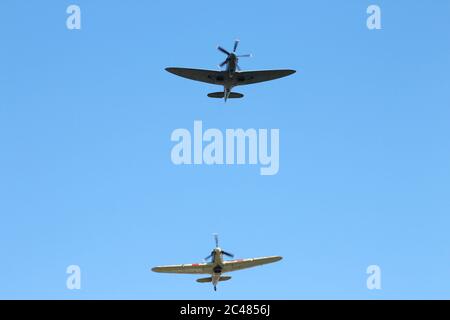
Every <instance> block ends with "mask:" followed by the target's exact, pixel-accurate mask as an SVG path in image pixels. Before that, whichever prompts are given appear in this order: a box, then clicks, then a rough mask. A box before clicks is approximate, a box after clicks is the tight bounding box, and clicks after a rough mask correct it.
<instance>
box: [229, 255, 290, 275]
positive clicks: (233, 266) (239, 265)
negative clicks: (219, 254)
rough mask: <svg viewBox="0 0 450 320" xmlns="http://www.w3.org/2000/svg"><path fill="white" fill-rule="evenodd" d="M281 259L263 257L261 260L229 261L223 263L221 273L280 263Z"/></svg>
mask: <svg viewBox="0 0 450 320" xmlns="http://www.w3.org/2000/svg"><path fill="white" fill-rule="evenodd" d="M281 259H282V257H279V256H274V257H263V258H253V259H243V260H231V261H225V262H224V267H223V272H230V271H237V270H242V269H247V268H252V267H256V266H262V265H264V264H268V263H273V262H277V261H280V260H281Z"/></svg>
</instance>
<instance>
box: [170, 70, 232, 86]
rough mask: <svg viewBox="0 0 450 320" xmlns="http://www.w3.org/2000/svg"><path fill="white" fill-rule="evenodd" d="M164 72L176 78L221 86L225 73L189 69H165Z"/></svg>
mask: <svg viewBox="0 0 450 320" xmlns="http://www.w3.org/2000/svg"><path fill="white" fill-rule="evenodd" d="M166 71H168V72H170V73H173V74H175V75H177V76H180V77H183V78H187V79H191V80H195V81H201V82H206V83H211V84H223V80H224V78H225V76H224V75H225V71H213V70H204V69H190V68H166Z"/></svg>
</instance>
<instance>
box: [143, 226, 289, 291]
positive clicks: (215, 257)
mask: <svg viewBox="0 0 450 320" xmlns="http://www.w3.org/2000/svg"><path fill="white" fill-rule="evenodd" d="M214 238H215V240H216V247H215V248H214V249H213V251H212V252H211V254H210V255H209V256H207V257H206V258H205V261H206V260H208V259H211V262H204V263H193V264H178V265H171V266H162V267H155V268H153V269H152V271H154V272H161V273H182V274H209V275H211V276H210V277H207V278H200V279H198V280H197V282H200V283H209V282H211V283H212V284H213V286H214V291H216V290H217V284H218V283H219V282H220V281H227V280H230V279H231V277H230V276H226V275H224V273H227V272H231V271H237V270H242V269H247V268H253V267H256V266H261V265H264V264H268V263H273V262H277V261H280V260H281V259H282V257H280V256H271V257H262V258H251V259H239V260H228V261H224V259H223V256H227V257H230V258H233V257H234V256H233V254H231V253H228V252H226V251H224V250H222V249H221V248H219V238H218V235H217V234H215V235H214Z"/></svg>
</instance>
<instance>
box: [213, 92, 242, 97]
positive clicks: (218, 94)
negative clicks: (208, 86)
mask: <svg viewBox="0 0 450 320" xmlns="http://www.w3.org/2000/svg"><path fill="white" fill-rule="evenodd" d="M224 96H225V94H224V93H223V92H212V93H208V97H210V98H223V97H224ZM243 96H244V95H243V94H242V93H237V92H230V95H229V96H228V98H230V99H237V98H242V97H243Z"/></svg>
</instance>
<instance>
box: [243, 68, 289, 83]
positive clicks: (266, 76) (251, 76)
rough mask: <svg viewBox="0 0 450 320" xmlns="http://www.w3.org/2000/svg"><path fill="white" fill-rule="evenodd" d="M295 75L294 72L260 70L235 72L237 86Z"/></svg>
mask: <svg viewBox="0 0 450 320" xmlns="http://www.w3.org/2000/svg"><path fill="white" fill-rule="evenodd" d="M293 73H295V70H261V71H241V72H236V77H237V85H239V86H242V85H247V84H253V83H258V82H264V81H270V80H275V79H279V78H283V77H287V76H289V75H291V74H293Z"/></svg>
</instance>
